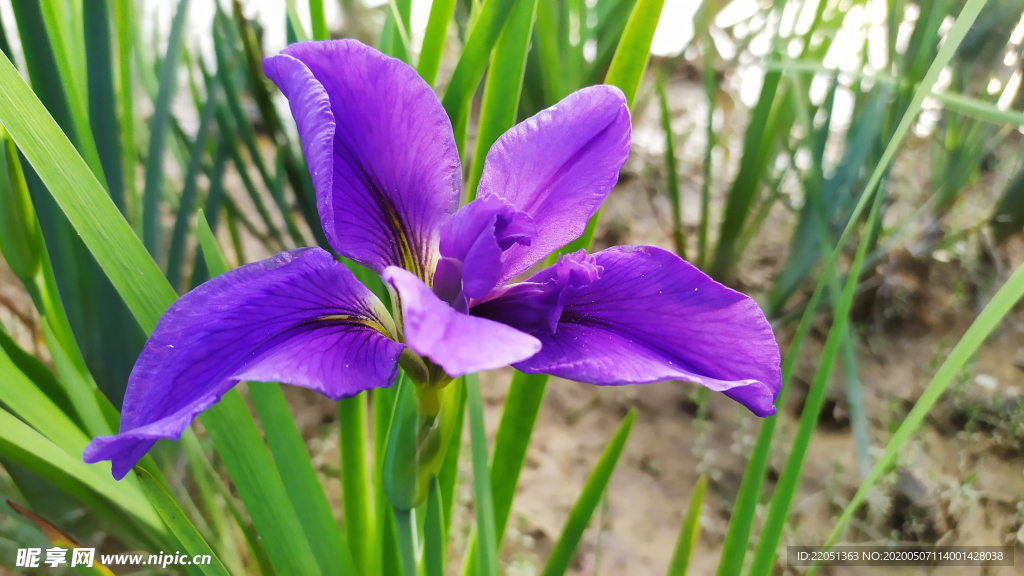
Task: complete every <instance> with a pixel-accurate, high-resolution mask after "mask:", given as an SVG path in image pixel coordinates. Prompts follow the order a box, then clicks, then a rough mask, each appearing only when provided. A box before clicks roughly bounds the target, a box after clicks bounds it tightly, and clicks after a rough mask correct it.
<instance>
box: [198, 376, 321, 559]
mask: <svg viewBox="0 0 1024 576" xmlns="http://www.w3.org/2000/svg"><path fill="white" fill-rule="evenodd" d="M200 419H201V420H202V422H203V426H204V427H205V428H206V431H207V432H208V433H209V434H210V438H212V439H213V442H214V444H215V445H216V446H217V452H218V454H220V457H221V460H223V461H224V466H225V467H226V468H227V470H228V473H229V474H230V475H231V480H232V481H233V482H234V484H235V488H236V489H237V490H238V495H239V496H240V497H241V499H242V502H244V503H245V508H246V510H248V511H249V516H250V517H252V522H253V525H254V526H255V527H256V530H257V531H258V532H259V534H260V540H261V541H262V542H263V545H264V547H265V548H266V550H267V554H268V555H269V557H270V562H271V564H273V566H274V570H275V571H276V572H277V573H278V574H311V575H316V574H320V573H321V571H320V568H319V566H318V565H317V561H316V557H315V556H314V555H313V550H312V546H311V545H310V542H309V541H308V540H307V538H306V537H305V535H304V534H305V531H304V530H303V527H302V524H301V522H300V520H299V515H298V514H297V513H296V511H295V510H294V509H293V507H292V504H291V498H290V497H289V494H288V490H287V488H285V485H284V482H283V481H282V479H281V476H280V475H279V474H278V471H277V468H276V467H275V465H274V461H273V460H272V459H271V458H270V454H269V453H268V452H267V448H266V446H265V445H264V444H263V439H262V437H261V436H260V432H259V430H258V429H257V428H256V424H255V423H254V422H253V420H252V417H251V416H250V415H249V409H248V408H247V407H246V406H245V401H244V400H242V396H241V395H240V394H239V393H238V391H236V390H231V391H229V392H228V393H226V394H224V396H223V397H222V398H221V400H220V402H219V403H217V404H214V405H213V407H211V408H210V409H209V410H207V411H206V412H204V413H203V414H202V415H200Z"/></svg>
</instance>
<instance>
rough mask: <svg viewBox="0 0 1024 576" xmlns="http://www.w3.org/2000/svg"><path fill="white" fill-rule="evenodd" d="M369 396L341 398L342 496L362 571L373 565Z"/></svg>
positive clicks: (367, 571) (350, 537) (354, 554)
mask: <svg viewBox="0 0 1024 576" xmlns="http://www.w3.org/2000/svg"><path fill="white" fill-rule="evenodd" d="M367 396H369V393H360V394H357V395H356V396H353V397H352V398H345V399H342V400H339V401H338V426H339V428H340V430H339V435H340V443H341V447H340V448H341V486H342V489H341V497H342V505H343V508H344V511H345V533H346V534H347V535H348V541H349V542H350V543H351V546H350V550H351V551H352V559H353V561H354V562H355V565H356V567H357V569H358V573H359V574H370V573H371V570H372V568H373V540H374V534H375V533H376V532H375V529H374V517H373V488H372V486H371V485H370V472H369V465H368V461H367V454H366V447H367V442H368V440H367V423H366V411H367V402H366V399H367Z"/></svg>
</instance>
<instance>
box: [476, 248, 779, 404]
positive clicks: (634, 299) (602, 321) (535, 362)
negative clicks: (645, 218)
mask: <svg viewBox="0 0 1024 576" xmlns="http://www.w3.org/2000/svg"><path fill="white" fill-rule="evenodd" d="M559 264H562V262H559ZM592 264H593V265H594V266H598V267H600V268H601V270H600V274H599V277H597V278H596V279H593V278H594V276H595V274H592V273H591V272H587V271H586V270H584V269H581V268H578V269H577V270H578V271H577V272H576V273H577V274H578V275H577V279H579V280H581V281H583V282H586V279H587V278H591V279H593V280H592V281H590V282H589V283H587V284H585V285H583V286H580V284H581V283H583V282H577V283H576V286H575V287H573V285H572V284H570V283H566V284H565V287H564V288H562V289H561V290H559V291H558V294H563V293H564V292H565V291H566V290H570V291H571V292H572V295H571V297H570V298H569V299H568V302H566V303H565V304H564V308H563V310H562V311H561V314H560V317H559V319H558V325H557V327H556V329H555V330H554V332H553V333H552V332H551V331H550V330H549V329H548V328H549V327H548V326H538V327H535V328H534V329H533V330H532V331H531V333H532V334H533V335H534V336H537V338H539V339H540V341H541V343H542V344H543V347H542V348H541V351H540V352H539V353H537V354H536V355H535V356H532V357H531V358H529V359H527V360H524V361H522V362H519V363H518V364H514V366H515V367H516V368H518V369H519V370H522V371H523V372H529V373H548V374H552V375H555V376H559V377H562V378H568V379H571V380H578V381H580V382H591V383H593V384H641V383H645V382H655V381H658V380H666V379H670V378H678V379H681V380H687V381H690V382H695V383H697V384H702V385H704V386H706V387H708V388H710V389H712V390H715V391H718V392H723V393H725V394H726V395H727V396H729V397H730V398H733V399H734V400H736V401H738V402H740V403H741V404H743V405H744V406H746V407H747V408H749V409H750V411H751V412H753V413H754V414H757V415H758V416H768V415H771V414H773V413H774V412H775V407H774V405H773V404H774V402H775V397H776V395H777V394H778V391H779V386H780V385H781V373H780V367H779V362H780V359H779V347H778V345H777V344H776V342H775V336H774V335H773V334H772V329H771V326H769V324H768V321H767V320H766V319H765V317H764V314H762V313H761V309H760V308H758V306H757V303H755V302H754V301H753V300H752V299H750V298H749V297H747V296H744V295H743V294H740V293H739V292H736V291H734V290H731V289H729V288H727V287H725V286H722V285H721V284H719V283H717V282H715V281H714V280H712V279H711V278H709V277H708V276H707V275H705V274H704V273H703V272H701V271H700V270H697V269H696V268H694V267H693V266H691V265H690V264H689V263H687V262H685V261H684V260H682V259H680V258H679V257H678V256H676V255H675V254H672V253H671V252H666V251H665V250H662V249H660V248H654V247H651V246H619V247H615V248H610V249H608V250H604V251H602V252H598V253H597V254H594V255H593V261H592ZM584 274H588V275H589V276H587V277H584ZM560 276H561V277H565V276H566V275H565V274H564V272H563V271H560V270H558V269H557V267H556V266H553V267H551V268H548V269H546V270H543V271H541V272H539V273H538V274H536V275H535V276H534V277H532V278H530V279H529V281H528V283H529V284H532V285H533V286H535V287H539V286H556V287H557V282H558V280H559V278H560ZM513 288H515V286H513V287H510V288H509V290H508V291H506V293H505V294H503V295H500V296H498V298H495V299H494V300H493V301H491V302H489V303H487V305H486V306H484V305H482V306H477V307H474V308H473V309H472V313H473V314H482V315H484V316H485V317H488V318H493V319H496V320H502V318H503V317H502V315H504V318H514V317H516V311H517V310H524V311H530V310H532V309H534V308H536V307H537V304H536V303H537V302H538V301H540V300H542V299H543V298H544V297H545V296H546V297H547V298H548V300H549V301H551V297H550V292H544V291H543V290H535V291H534V292H533V293H526V292H524V293H517V292H515V291H514V290H513ZM549 305H550V304H549ZM487 306H489V308H488V307H487ZM532 313H533V314H536V310H534V311H533V312H532ZM513 325H515V324H514V323H513Z"/></svg>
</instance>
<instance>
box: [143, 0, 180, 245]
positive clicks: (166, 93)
mask: <svg viewBox="0 0 1024 576" xmlns="http://www.w3.org/2000/svg"><path fill="white" fill-rule="evenodd" d="M188 6H189V0H179V2H178V8H177V11H176V12H175V14H174V20H173V21H172V22H171V34H170V36H168V38H167V53H166V54H165V55H164V59H163V65H162V66H161V67H160V89H159V92H158V94H157V98H156V102H155V103H154V105H153V117H152V118H151V119H150V121H149V149H148V150H149V152H148V153H147V155H146V186H145V189H144V190H143V193H142V242H143V244H144V245H145V246H146V249H147V250H149V253H150V254H152V255H153V258H154V259H159V258H160V254H161V250H160V237H161V225H160V204H161V202H160V201H161V199H162V198H163V194H164V148H165V147H166V144H167V143H166V140H167V129H168V127H169V125H170V115H171V101H172V99H173V98H174V90H175V88H177V85H178V74H177V73H178V59H179V58H180V57H181V41H182V35H183V34H184V33H185V23H186V19H187V18H188Z"/></svg>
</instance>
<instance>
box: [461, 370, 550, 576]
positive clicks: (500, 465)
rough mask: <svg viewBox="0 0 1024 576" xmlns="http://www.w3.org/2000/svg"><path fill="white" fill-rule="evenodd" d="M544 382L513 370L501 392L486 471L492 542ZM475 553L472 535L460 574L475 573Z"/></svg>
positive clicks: (498, 537)
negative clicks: (504, 391)
mask: <svg viewBox="0 0 1024 576" xmlns="http://www.w3.org/2000/svg"><path fill="white" fill-rule="evenodd" d="M547 383H548V375H547V374H525V373H523V372H519V371H518V370H517V371H515V372H513V374H512V382H511V384H510V385H509V388H508V393H507V394H506V395H505V406H504V408H503V409H502V412H501V420H500V421H499V422H498V431H497V432H496V433H495V436H494V459H493V461H492V462H491V471H490V477H491V495H492V498H493V501H494V520H495V521H494V527H495V542H496V543H498V542H501V541H502V538H503V536H504V534H505V527H506V526H507V525H508V517H509V513H510V512H511V511H512V500H513V498H515V495H516V486H517V485H518V483H519V473H520V472H522V470H523V464H524V463H525V462H526V450H527V448H529V446H530V437H531V436H532V434H533V427H534V425H535V424H536V423H537V413H538V412H539V411H540V406H541V403H542V402H543V400H544V391H545V390H546V389H547ZM449 450H451V448H449ZM476 554H477V538H476V535H473V536H471V538H470V541H469V546H467V548H466V558H465V561H464V570H463V573H464V574H466V575H467V576H472V575H473V574H477V572H476Z"/></svg>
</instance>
